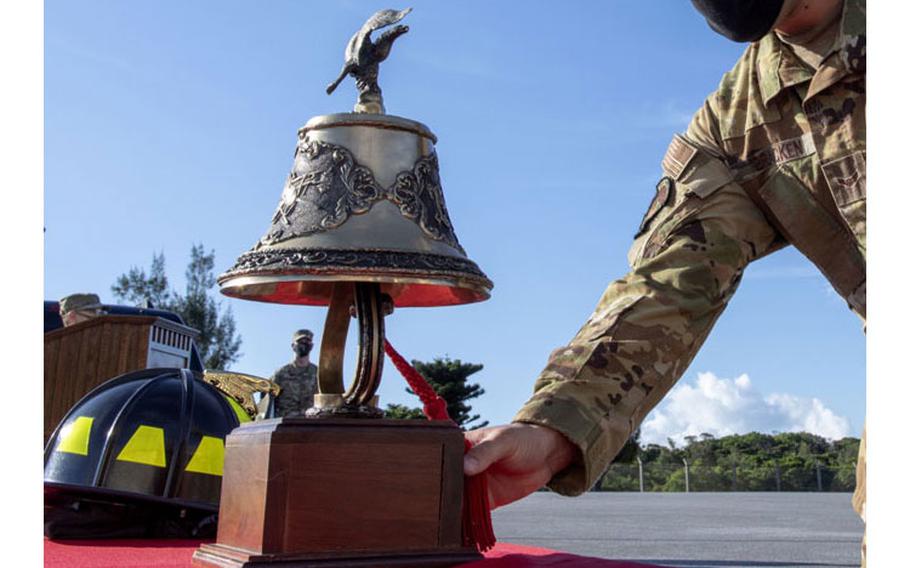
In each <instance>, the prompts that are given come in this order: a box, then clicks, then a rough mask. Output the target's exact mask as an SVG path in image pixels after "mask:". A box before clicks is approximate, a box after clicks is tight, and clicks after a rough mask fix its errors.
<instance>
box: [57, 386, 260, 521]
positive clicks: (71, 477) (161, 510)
mask: <svg viewBox="0 0 910 568" xmlns="http://www.w3.org/2000/svg"><path fill="white" fill-rule="evenodd" d="M248 420H249V416H248V415H247V414H246V413H245V412H244V411H243V409H242V408H241V407H240V405H238V404H237V403H236V402H234V401H233V400H232V399H229V398H228V397H226V396H225V395H223V394H222V393H221V392H220V391H219V390H217V389H216V388H215V387H213V386H211V385H209V384H208V383H206V382H204V381H203V380H201V377H200V376H197V375H195V374H194V373H193V372H192V371H189V370H187V369H145V370H142V371H136V372H132V373H127V374H125V375H121V376H119V377H116V378H114V379H111V380H109V381H107V382H105V383H104V384H102V385H100V386H98V387H97V388H95V389H94V390H92V391H91V392H90V393H88V394H87V395H85V396H84V397H83V398H82V400H80V401H79V402H78V403H77V404H76V405H75V406H74V407H73V408H72V409H71V410H70V411H69V413H68V414H67V415H66V417H65V418H64V419H63V421H62V422H61V423H60V425H59V426H57V429H56V430H55V431H54V434H53V435H52V436H51V437H50V440H49V441H48V443H47V447H46V448H45V450H44V487H45V533H46V534H47V535H48V536H52V537H58V538H65V537H71V538H78V537H80V536H84V537H91V538H102V537H114V536H131V537H134V536H203V533H200V532H199V531H198V530H196V529H198V528H199V523H200V522H202V521H203V520H205V522H204V523H203V524H206V525H211V526H210V527H209V528H210V529H211V531H214V522H213V521H214V517H213V515H214V514H215V513H217V511H218V500H219V498H220V494H221V476H222V468H223V465H224V438H225V436H227V434H228V433H229V432H230V431H231V430H233V429H234V428H236V427H237V426H239V424H240V422H241V421H248ZM86 511H91V514H88V513H87V512H86ZM153 520H154V521H155V522H152V524H153V525H156V526H148V525H149V523H150V522H151V521H153ZM157 521H163V522H164V524H165V525H167V526H168V527H169V528H166V529H162V527H161V526H159V525H161V523H159V522H157ZM175 523H176V525H180V526H175ZM189 525H192V527H193V528H190V529H188V528H187V527H188V526H189ZM211 531H206V534H207V533H208V532H211Z"/></svg>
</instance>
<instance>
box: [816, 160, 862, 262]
mask: <svg viewBox="0 0 910 568" xmlns="http://www.w3.org/2000/svg"><path fill="white" fill-rule="evenodd" d="M822 172H823V173H824V175H825V180H826V181H827V182H828V187H829V188H830V189H831V195H832V196H833V197H834V202H835V203H836V204H837V209H838V210H839V211H840V214H841V217H843V219H844V221H845V222H846V223H847V225H848V226H849V227H850V230H851V231H852V232H853V234H854V235H855V236H856V238H857V241H858V242H859V243H860V245H861V246H862V247H863V248H864V249H865V248H866V153H865V152H854V153H853V154H850V155H848V156H844V157H843V158H837V159H836V160H832V161H830V162H827V163H825V164H822Z"/></svg>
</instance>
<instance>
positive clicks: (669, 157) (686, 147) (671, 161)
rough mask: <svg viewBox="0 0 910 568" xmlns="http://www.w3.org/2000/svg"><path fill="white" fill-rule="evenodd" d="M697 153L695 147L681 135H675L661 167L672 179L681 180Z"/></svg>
mask: <svg viewBox="0 0 910 568" xmlns="http://www.w3.org/2000/svg"><path fill="white" fill-rule="evenodd" d="M696 152H697V150H696V148H695V146H693V145H692V144H690V143H688V142H686V141H685V140H684V139H683V137H682V136H680V135H679V134H674V135H673V140H672V141H671V142H670V146H669V147H668V148H667V153H666V154H665V155H664V159H663V161H662V162H661V163H660V165H661V167H663V169H664V171H665V172H667V174H669V175H670V177H672V178H673V179H679V176H680V175H681V174H682V173H683V170H685V169H686V166H688V165H689V162H690V161H692V158H693V157H694V156H695V153H696Z"/></svg>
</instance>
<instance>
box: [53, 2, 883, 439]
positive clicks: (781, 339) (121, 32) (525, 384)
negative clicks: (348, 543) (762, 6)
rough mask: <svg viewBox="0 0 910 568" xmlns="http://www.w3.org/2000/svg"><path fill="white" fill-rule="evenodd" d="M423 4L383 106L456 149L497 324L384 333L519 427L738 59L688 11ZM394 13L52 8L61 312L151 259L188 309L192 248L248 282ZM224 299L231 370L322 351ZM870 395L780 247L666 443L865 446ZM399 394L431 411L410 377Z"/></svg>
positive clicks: (352, 8) (688, 377)
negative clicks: (851, 440)
mask: <svg viewBox="0 0 910 568" xmlns="http://www.w3.org/2000/svg"><path fill="white" fill-rule="evenodd" d="M410 5H413V6H414V11H413V12H412V13H411V14H410V15H409V16H408V17H407V19H406V21H405V23H407V24H409V25H410V26H411V31H410V32H409V33H408V34H406V35H405V36H404V37H402V38H401V39H399V41H398V42H397V43H396V45H395V48H394V49H393V52H392V55H391V56H390V58H389V60H388V61H387V62H386V64H384V66H383V68H382V72H381V75H380V82H381V85H382V87H383V91H384V94H385V99H386V107H387V111H388V112H389V113H390V114H397V115H401V116H406V117H409V118H413V119H416V120H419V121H421V122H423V123H425V124H427V125H428V126H429V127H430V128H431V129H432V130H433V131H434V132H435V133H436V135H437V136H438V137H439V143H438V145H437V150H438V152H439V156H440V166H441V174H442V180H443V186H444V189H445V196H446V201H447V205H448V209H449V212H450V214H451V216H452V220H453V223H454V226H455V229H456V232H457V234H458V237H459V239H460V241H461V243H462V244H463V245H464V247H465V249H466V250H467V251H468V254H469V256H470V257H471V258H472V259H473V260H474V261H476V262H477V263H478V264H479V265H480V267H481V268H482V269H483V270H484V271H485V272H486V273H487V275H488V276H489V277H490V278H491V279H492V280H493V281H494V283H495V285H496V287H495V288H494V290H493V296H492V298H491V299H490V300H489V301H488V302H484V303H480V304H475V305H471V306H461V307H451V308H437V309H410V310H409V309H401V310H398V311H396V312H395V314H394V315H393V316H391V317H390V318H389V319H388V320H387V333H388V336H389V338H390V340H391V341H392V343H393V344H394V345H395V346H396V347H397V348H398V349H399V351H401V352H402V353H403V354H404V355H405V356H406V357H408V358H417V359H431V358H433V357H435V356H440V355H446V354H447V355H449V356H451V357H453V358H461V359H463V360H467V361H472V362H478V363H483V364H484V365H485V368H484V370H483V371H481V372H480V373H478V374H477V375H475V378H476V380H477V381H478V382H480V383H481V384H482V385H483V386H484V388H485V389H486V391H487V392H486V394H485V395H484V396H483V397H481V398H480V399H478V400H477V401H475V402H476V404H475V405H474V407H475V410H476V411H478V412H479V413H480V414H481V415H482V416H483V417H484V418H485V419H488V420H490V421H491V422H494V423H498V422H504V421H508V420H509V419H510V418H511V416H512V415H513V414H514V412H515V411H516V410H517V408H518V407H519V406H520V404H521V403H522V402H523V401H524V400H525V399H526V398H527V397H528V395H529V394H530V392H531V386H532V384H533V380H534V378H535V377H536V375H537V373H538V372H539V371H540V369H541V368H542V367H543V365H544V364H545V362H546V359H547V356H548V355H549V353H550V351H551V350H552V349H554V348H555V347H558V346H560V345H562V344H564V343H565V342H567V341H568V340H569V339H570V338H571V337H572V335H573V334H574V333H575V331H576V330H577V329H578V327H579V325H580V324H581V323H582V322H583V321H584V320H585V319H586V318H587V316H588V315H589V313H590V311H591V309H592V308H593V307H594V305H595V303H596V302H597V299H598V298H599V296H600V294H601V293H602V291H603V289H604V288H605V287H606V285H607V284H608V283H609V281H610V280H612V279H614V278H617V277H620V276H622V275H623V274H624V273H625V271H626V270H627V264H626V251H627V249H628V246H629V244H630V243H631V236H632V234H633V233H634V232H635V229H636V228H637V227H638V224H639V222H640V220H641V216H642V214H643V212H644V210H645V209H646V208H647V205H648V203H649V202H650V199H651V196H652V193H653V191H654V184H655V183H656V181H657V180H658V179H659V177H660V175H661V174H660V170H659V163H660V159H661V157H662V156H663V152H664V149H665V148H666V145H667V143H668V142H669V140H670V139H671V137H672V135H673V133H674V132H678V131H681V130H683V129H684V128H685V125H686V123H687V121H688V118H689V116H690V115H691V114H692V112H693V111H694V110H695V109H696V108H698V106H699V105H700V104H701V103H702V101H703V100H704V98H705V97H706V96H707V95H708V94H709V93H710V92H711V91H712V90H713V89H714V88H715V86H716V85H717V82H718V81H719V79H720V76H721V74H722V73H723V72H724V71H725V70H727V69H729V68H730V67H731V66H732V65H733V63H734V62H735V60H736V58H737V57H738V55H739V53H740V52H741V51H742V49H743V47H742V46H741V45H737V44H733V43H730V42H728V41H726V40H724V39H723V38H721V37H720V36H717V35H716V34H714V33H712V32H711V31H710V30H709V29H708V28H707V26H706V24H705V23H704V21H703V20H702V19H701V18H700V17H699V16H698V15H697V14H696V13H695V12H694V10H693V9H692V8H691V7H690V5H689V3H688V2H674V3H670V2H637V3H631V2H624V3H621V2H576V3H572V4H568V3H562V4H559V5H555V4H554V3H545V2H530V1H527V2H521V3H518V2H496V3H491V2H476V1H472V2H458V3H453V2H446V3H443V2H429V1H423V2H420V1H417V2H412V3H411V4H410ZM385 7H389V6H388V5H387V4H385V3H377V2H355V1H346V2H338V1H336V2H301V1H297V2H294V1H289V0H271V1H269V2H238V1H222V2H217V3H215V2H176V1H168V2H165V1H162V2H155V3H137V2H113V1H89V0H83V1H81V2H78V3H75V2H63V1H61V0H48V1H47V2H46V3H45V101H44V103H45V219H44V223H45V227H46V233H45V243H44V253H45V297H46V298H49V299H57V298H59V297H61V296H63V295H66V294H69V293H72V292H77V291H95V292H97V293H99V294H100V295H101V296H102V299H103V300H104V301H111V302H112V301H113V300H114V298H113V296H112V295H111V293H110V285H111V283H112V282H113V281H114V279H115V278H116V276H117V275H118V274H120V273H122V272H124V271H126V270H128V269H129V268H130V267H131V266H142V267H147V266H148V264H149V262H150V260H151V257H152V254H153V253H155V252H163V253H164V254H165V256H166V258H167V263H168V269H169V273H170V276H171V279H172V282H173V284H174V285H175V286H177V287H178V288H180V287H182V285H183V281H182V274H183V269H184V266H185V264H186V261H187V258H188V253H189V249H190V246H191V244H193V243H200V242H201V243H204V244H205V246H206V247H207V248H214V249H215V252H216V270H217V271H218V272H222V271H224V270H226V269H227V268H229V267H230V266H231V264H233V261H234V259H235V258H236V257H237V256H238V255H239V254H241V253H243V252H244V251H246V250H248V249H249V248H250V246H251V245H252V244H253V243H254V242H255V241H256V240H257V239H258V238H259V237H260V236H261V235H262V234H263V233H264V231H265V229H266V228H267V225H268V221H269V219H270V216H271V214H272V212H273V210H274V207H275V205H276V204H277V202H278V198H279V195H280V192H281V189H282V184H283V181H284V178H285V176H286V174H287V171H288V169H289V168H290V165H291V157H292V154H293V149H294V144H295V141H296V131H297V128H299V127H300V126H301V125H302V124H303V123H304V122H306V120H307V119H309V118H310V117H312V116H314V115H319V114H327V113H332V112H342V111H348V110H350V108H351V107H352V105H353V102H354V100H355V98H356V93H355V89H354V87H353V84H352V83H351V82H350V81H346V82H345V83H344V84H342V86H341V87H339V89H338V91H336V93H335V94H334V95H333V96H331V97H328V96H326V95H325V92H324V88H325V85H326V84H327V83H328V82H329V81H331V80H332V79H334V78H335V76H336V75H337V73H338V71H339V69H340V67H341V63H342V56H343V50H344V45H345V43H346V42H347V40H348V38H349V37H350V35H351V34H352V33H353V32H354V31H355V30H356V29H357V28H358V27H359V26H360V24H361V23H362V22H363V21H364V20H365V19H366V18H367V17H368V16H369V15H370V14H372V13H373V12H374V11H375V10H377V9H379V8H385ZM396 7H399V8H400V7H404V5H401V6H396ZM223 303H224V304H225V305H230V306H231V308H232V310H233V312H234V315H235V317H236V319H237V324H238V328H239V331H240V333H241V335H242V336H243V347H242V351H243V354H244V355H243V357H242V358H241V359H240V361H239V362H238V363H237V364H236V365H235V366H234V368H235V369H237V370H241V371H245V372H249V373H253V374H258V375H263V376H268V375H269V374H271V372H272V371H273V370H274V369H275V368H276V367H278V366H280V365H281V364H283V363H284V362H286V361H287V360H288V359H289V357H290V355H291V352H290V350H289V340H290V334H291V333H292V331H293V330H295V329H297V328H299V327H309V328H311V329H313V330H314V331H316V332H317V334H318V333H319V331H320V330H321V327H322V320H323V318H324V315H325V313H324V310H323V309H319V308H306V307H296V306H281V305H269V304H260V303H254V302H243V301H238V300H231V299H227V298H224V299H223ZM352 343H353V339H351V340H350V343H349V352H352V351H353V345H352ZM351 354H352V353H349V355H351ZM352 368H353V362H352V361H350V356H349V363H348V369H349V370H351V369H352ZM864 374H865V348H864V336H863V333H862V327H861V325H860V324H859V321H858V319H857V318H856V317H855V316H853V315H852V314H851V313H850V312H849V311H848V310H847V308H846V306H845V305H844V303H843V301H842V300H840V299H839V298H838V297H837V295H836V294H835V293H834V292H833V291H832V290H831V289H830V286H828V284H827V283H826V282H825V280H824V279H823V278H822V277H821V276H820V275H818V274H817V272H816V271H815V269H814V268H813V267H812V266H811V265H810V264H809V263H808V262H807V261H806V260H804V259H803V258H802V257H801V256H800V255H799V254H798V253H796V252H795V251H793V250H785V251H782V252H780V253H777V254H776V255H774V256H772V257H770V258H768V259H765V260H762V261H760V262H758V263H756V264H755V265H754V266H752V267H751V268H750V269H749V270H748V271H747V273H746V277H745V279H744V281H743V284H742V286H741V287H740V290H739V292H738V293H737V295H736V297H735V298H734V299H733V301H732V303H731V305H730V307H729V308H728V309H727V311H726V313H725V314H724V316H723V317H722V318H721V319H720V321H719V323H718V324H717V326H716V328H715V330H714V333H713V334H712V335H711V337H710V338H709V339H708V341H707V342H706V344H705V346H704V348H703V349H702V351H701V353H699V355H698V356H697V357H696V359H695V360H694V361H693V363H692V365H691V366H690V368H689V370H688V371H687V373H686V374H685V375H684V376H683V378H682V379H681V383H682V386H684V387H685V388H684V389H683V388H678V389H676V390H675V391H674V394H672V395H671V397H670V399H668V400H667V403H666V404H664V405H662V406H661V407H659V409H658V412H659V413H662V414H661V416H663V417H664V418H666V420H664V422H661V423H660V424H657V425H655V424H652V427H653V429H654V436H655V438H657V439H660V438H661V437H665V436H666V435H675V434H677V433H679V431H681V430H682V429H684V428H700V427H705V428H711V427H712V426H711V423H709V422H703V423H698V420H699V419H700V418H699V417H697V416H696V417H692V416H689V415H687V414H686V413H685V412H684V407H685V402H686V401H696V402H697V403H698V404H700V405H703V406H704V408H705V409H712V410H716V412H715V413H713V414H712V413H711V412H707V411H705V412H702V413H701V414H702V415H708V414H711V415H712V416H717V417H721V418H722V417H724V416H727V417H730V416H734V415H737V416H740V417H741V416H747V417H749V419H748V420H741V421H740V422H738V425H737V428H740V429H750V428H757V429H762V430H766V431H771V430H775V429H779V430H783V429H788V428H791V427H793V425H795V424H801V423H803V422H804V421H801V420H802V419H801V413H802V414H805V415H806V416H807V417H809V416H816V417H817V416H821V417H826V416H827V417H828V418H829V419H830V420H829V422H828V423H829V424H834V425H836V426H838V427H839V428H841V429H842V430H844V431H846V432H848V433H850V434H852V435H858V434H859V432H860V430H861V428H862V423H863V419H864V414H865V410H864V408H865V378H864ZM742 375H747V377H748V378H747V379H746V380H742ZM712 377H713V378H712ZM687 389H688V390H687ZM693 393H694V394H693ZM380 394H381V398H382V400H383V401H384V402H402V403H410V404H415V403H416V401H414V400H413V399H412V398H411V397H410V396H409V395H407V394H406V393H405V392H404V386H403V380H402V379H401V378H400V377H399V376H398V375H397V374H396V373H395V371H394V369H392V368H391V366H389V367H388V368H387V372H386V374H385V376H384V380H383V386H382V389H381V391H380ZM684 395H685V396H684ZM674 397H676V398H674ZM787 397H789V398H787ZM812 399H817V402H818V404H820V405H821V407H822V409H823V410H824V411H827V412H828V414H825V412H822V411H819V406H818V404H814V403H813V400H812ZM731 400H732V401H733V402H732V403H731ZM781 401H784V402H781ZM787 401H789V402H787ZM737 405H739V406H737ZM813 413H814V414H813ZM831 416H833V417H834V418H831ZM836 419H842V420H843V421H844V422H841V421H838V420H836ZM661 425H663V426H661ZM659 426H660V427H659ZM667 428H671V430H667Z"/></svg>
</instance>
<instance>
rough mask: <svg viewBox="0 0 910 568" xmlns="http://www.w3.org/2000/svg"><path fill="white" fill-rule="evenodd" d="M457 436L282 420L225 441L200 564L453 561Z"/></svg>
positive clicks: (380, 424)
mask: <svg viewBox="0 0 910 568" xmlns="http://www.w3.org/2000/svg"><path fill="white" fill-rule="evenodd" d="M463 454H464V440H463V437H462V434H461V432H460V431H459V430H458V428H457V427H455V426H453V425H452V424H448V423H443V422H426V421H415V420H385V419H380V420H377V419H310V418H284V419H275V420H265V421H261V422H252V423H247V424H244V425H243V426H241V427H240V428H238V429H236V430H234V431H233V432H232V433H231V434H230V435H229V436H228V437H227V443H226V448H225V461H224V479H223V482H222V488H221V506H220V512H219V521H218V539H217V543H215V544H203V545H202V546H201V547H200V548H199V549H197V550H196V552H195V554H194V555H193V563H194V564H195V565H200V566H218V567H236V568H239V567H244V568H245V567H254V566H255V567H259V566H263V567H264V566H281V567H282V568H310V567H312V568H317V567H318V568H329V567H336V566H385V567H391V566H402V567H404V566H408V567H412V566H413V567H416V566H439V567H441V566H452V565H455V564H459V563H463V562H470V561H473V560H478V559H480V558H481V555H480V554H479V553H477V552H476V551H475V550H474V549H472V548H465V547H464V546H463V545H462V540H461V501H462V486H463V471H462V455H463Z"/></svg>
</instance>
